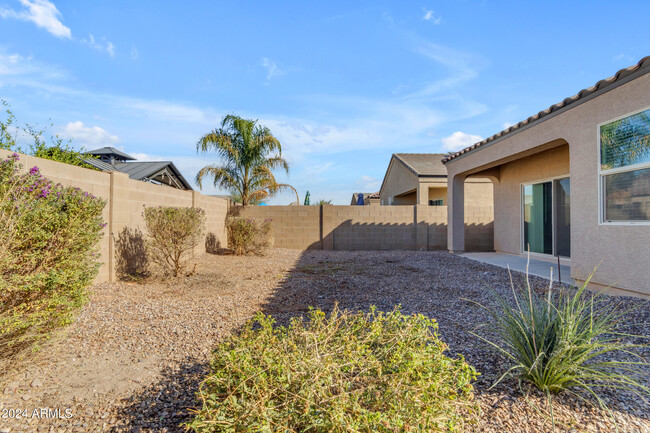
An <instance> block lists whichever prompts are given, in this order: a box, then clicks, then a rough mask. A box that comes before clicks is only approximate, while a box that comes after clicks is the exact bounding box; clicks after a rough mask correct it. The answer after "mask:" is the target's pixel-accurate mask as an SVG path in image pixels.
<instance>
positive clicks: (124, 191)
mask: <svg viewBox="0 0 650 433" xmlns="http://www.w3.org/2000/svg"><path fill="white" fill-rule="evenodd" d="M10 154H11V152H7V151H5V150H0V158H3V159H4V158H6V157H7V156H9V155H10ZM19 158H20V163H21V164H22V165H23V170H25V171H27V170H29V169H30V168H32V167H38V168H39V169H40V170H41V173H42V174H43V175H44V176H46V177H48V178H50V179H51V180H52V181H54V182H58V183H60V184H62V185H64V186H72V187H77V188H80V189H81V190H83V191H87V192H89V193H91V194H93V195H95V196H97V197H100V198H102V199H104V200H106V206H105V207H104V211H103V219H104V221H105V222H106V223H107V224H108V225H107V226H106V228H105V229H104V236H103V237H102V239H101V241H100V257H101V260H102V264H101V267H100V269H99V274H98V275H97V278H96V280H95V281H96V282H104V281H114V280H115V251H114V248H115V240H116V239H117V237H118V236H119V233H120V232H121V231H122V230H123V229H124V228H125V227H128V228H130V229H137V230H141V231H142V232H143V233H144V232H145V225H144V218H143V216H142V213H143V211H144V208H145V207H154V206H176V207H201V208H203V209H204V210H205V211H206V230H207V233H213V234H214V235H215V237H216V239H217V240H218V241H220V242H221V244H222V245H224V246H225V245H226V234H225V216H226V213H227V212H228V207H229V200H227V199H224V198H221V197H212V196H205V195H202V194H200V193H199V192H197V191H182V190H178V189H175V188H171V187H168V186H163V185H154V184H152V183H147V182H142V181H139V180H132V179H129V177H128V175H127V174H125V173H120V172H100V171H96V170H90V169H86V168H82V167H77V166H74V165H69V164H63V163H60V162H55V161H50V160H47V159H41V158H35V157H33V156H27V155H22V154H19ZM202 251H205V246H204V245H200V246H199V247H197V251H196V252H202Z"/></svg>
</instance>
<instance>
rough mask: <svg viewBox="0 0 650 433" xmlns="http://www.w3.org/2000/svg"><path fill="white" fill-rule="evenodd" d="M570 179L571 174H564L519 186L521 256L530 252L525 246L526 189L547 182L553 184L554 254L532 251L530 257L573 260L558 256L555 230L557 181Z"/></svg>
mask: <svg viewBox="0 0 650 433" xmlns="http://www.w3.org/2000/svg"><path fill="white" fill-rule="evenodd" d="M566 178H568V179H569V180H570V179H571V176H570V175H569V174H564V175H558V176H553V177H547V178H543V179H536V180H534V181H530V182H522V183H520V184H519V248H520V249H519V251H520V253H521V254H523V255H526V254H528V250H527V249H526V245H524V239H525V236H524V217H525V215H524V211H525V209H524V207H525V206H524V187H526V186H530V185H537V184H539V183H546V182H551V216H552V219H551V224H552V231H553V241H552V242H553V254H544V253H536V252H533V251H531V252H530V256H531V257H538V258H540V259H549V258H551V257H553V258H554V257H560V259H571V257H565V256H558V255H557V248H556V247H557V240H556V236H557V233H556V230H555V219H556V206H555V196H556V192H555V190H556V188H557V187H556V185H555V181H556V180H560V179H566Z"/></svg>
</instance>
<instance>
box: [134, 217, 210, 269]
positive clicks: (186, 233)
mask: <svg viewBox="0 0 650 433" xmlns="http://www.w3.org/2000/svg"><path fill="white" fill-rule="evenodd" d="M143 216H144V222H145V225H146V228H147V235H148V239H147V252H148V254H149V257H150V259H151V260H152V261H153V262H154V263H156V264H157V265H158V266H160V268H161V269H162V271H163V272H164V273H165V274H171V275H173V276H175V277H177V276H179V275H181V274H182V273H183V272H184V271H185V269H186V267H187V262H188V261H189V256H191V254H190V253H191V252H192V250H193V249H194V247H196V246H197V245H199V242H200V241H201V239H202V237H203V230H204V226H205V211H204V210H203V209H199V208H188V207H163V206H160V207H150V208H145V210H144V213H143Z"/></svg>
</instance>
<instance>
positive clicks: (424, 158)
mask: <svg viewBox="0 0 650 433" xmlns="http://www.w3.org/2000/svg"><path fill="white" fill-rule="evenodd" d="M393 157H394V158H395V159H397V160H398V161H399V162H401V163H402V164H404V165H405V166H406V168H408V169H409V170H411V171H412V172H413V173H415V174H416V175H417V176H447V168H446V167H445V166H444V165H443V164H442V162H441V159H442V158H444V157H445V155H444V154H442V153H394V154H393Z"/></svg>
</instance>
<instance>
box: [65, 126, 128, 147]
mask: <svg viewBox="0 0 650 433" xmlns="http://www.w3.org/2000/svg"><path fill="white" fill-rule="evenodd" d="M59 135H60V136H61V137H64V138H69V139H71V140H73V142H74V144H75V145H80V146H83V147H85V148H86V149H88V150H92V149H97V148H100V147H106V146H114V145H115V144H116V143H119V142H120V141H121V140H120V139H119V137H118V136H117V135H113V134H109V133H108V132H107V131H106V130H105V129H103V128H100V127H99V126H85V125H84V124H83V122H80V121H76V122H69V123H68V124H67V125H66V126H64V127H63V128H62V129H61V130H60V132H59Z"/></svg>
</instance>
